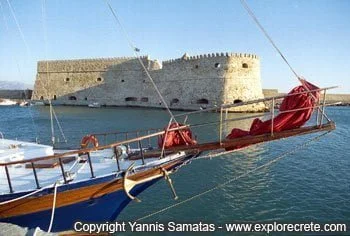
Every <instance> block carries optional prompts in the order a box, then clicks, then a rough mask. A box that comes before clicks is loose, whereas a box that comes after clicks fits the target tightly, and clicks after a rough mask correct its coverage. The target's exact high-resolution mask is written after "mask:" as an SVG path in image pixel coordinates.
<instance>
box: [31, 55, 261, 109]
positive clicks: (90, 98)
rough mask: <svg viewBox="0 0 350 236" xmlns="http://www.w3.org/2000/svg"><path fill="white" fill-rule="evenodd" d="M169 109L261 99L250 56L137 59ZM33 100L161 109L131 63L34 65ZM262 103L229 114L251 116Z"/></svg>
mask: <svg viewBox="0 0 350 236" xmlns="http://www.w3.org/2000/svg"><path fill="white" fill-rule="evenodd" d="M141 60H142V61H143V63H144V64H145V66H146V67H147V68H148V70H149V72H150V75H151V76H152V78H153V79H154V81H155V83H156V85H157V86H158V88H159V90H160V92H161V94H162V95H163V96H164V98H165V100H166V102H167V103H168V105H169V106H170V108H172V109H178V110H198V109H205V108H206V107H212V106H216V105H220V104H223V103H232V102H234V103H237V102H241V101H247V100H252V99H260V98H263V92H262V87H261V80H260V61H259V58H258V57H257V56H256V55H252V54H243V53H239V54H237V53H213V54H204V55H198V56H189V55H187V54H185V55H183V57H181V58H178V59H173V60H169V61H164V62H162V63H161V62H159V61H157V60H151V59H150V58H149V57H148V56H143V57H141ZM32 99H33V100H46V99H52V102H53V103H54V104H60V105H87V104H89V103H92V102H98V103H100V104H101V105H106V106H139V107H156V108H162V107H164V105H163V104H162V103H161V102H160V99H159V97H158V95H157V93H156V92H155V89H154V87H153V86H152V84H151V82H150V81H149V78H148V77H147V76H146V73H145V71H144V70H143V69H142V67H141V64H140V63H139V61H138V59H137V58H103V59H83V60H58V61H39V62H38V70H37V77H36V81H35V86H34V92H33V97H32ZM264 109H265V105H264V104H263V103H261V104H256V105H249V106H248V105H247V106H245V107H240V108H239V109H237V108H236V109H235V110H234V111H249V112H257V111H262V110H264Z"/></svg>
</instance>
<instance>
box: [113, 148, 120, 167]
mask: <svg viewBox="0 0 350 236" xmlns="http://www.w3.org/2000/svg"><path fill="white" fill-rule="evenodd" d="M114 155H115V159H116V160H117V166H118V171H120V164H119V157H118V152H117V147H114Z"/></svg>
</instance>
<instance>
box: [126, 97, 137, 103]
mask: <svg viewBox="0 0 350 236" xmlns="http://www.w3.org/2000/svg"><path fill="white" fill-rule="evenodd" d="M125 101H126V102H136V101H137V98H135V97H127V98H125Z"/></svg>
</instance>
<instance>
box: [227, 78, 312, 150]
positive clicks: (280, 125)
mask: <svg viewBox="0 0 350 236" xmlns="http://www.w3.org/2000/svg"><path fill="white" fill-rule="evenodd" d="M301 82H302V85H300V86H297V87H295V88H294V89H293V90H292V91H290V92H289V93H288V95H290V96H287V97H285V98H284V99H283V101H282V104H281V106H280V108H279V110H280V111H287V110H294V109H298V108H308V109H304V110H299V111H292V112H286V113H281V114H278V115H277V116H276V117H275V118H274V119H273V131H274V132H279V131H283V130H290V129H295V128H299V127H301V126H302V125H304V124H305V123H306V122H307V121H308V120H309V119H310V117H311V114H312V111H313V106H315V104H316V102H317V101H318V99H319V91H315V92H311V94H312V95H313V97H312V96H311V94H309V93H303V94H297V93H300V92H304V91H310V90H316V89H318V87H316V86H315V85H313V84H311V83H309V82H307V81H306V80H301ZM293 94H295V95H293ZM271 123H272V122H271V120H267V121H262V120H260V119H259V118H256V119H255V120H254V121H253V123H252V125H251V127H250V130H249V131H245V130H241V129H236V128H235V129H232V131H231V133H230V134H229V135H228V136H227V137H226V138H227V139H234V138H239V137H244V136H248V135H259V134H265V133H269V132H271ZM242 147H244V146H243V145H237V146H234V147H230V148H227V150H233V149H237V148H242Z"/></svg>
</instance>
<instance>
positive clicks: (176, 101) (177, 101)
mask: <svg viewBox="0 0 350 236" xmlns="http://www.w3.org/2000/svg"><path fill="white" fill-rule="evenodd" d="M179 101H180V100H179V99H177V98H174V99H173V100H171V102H170V106H172V105H173V104H176V103H179Z"/></svg>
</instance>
